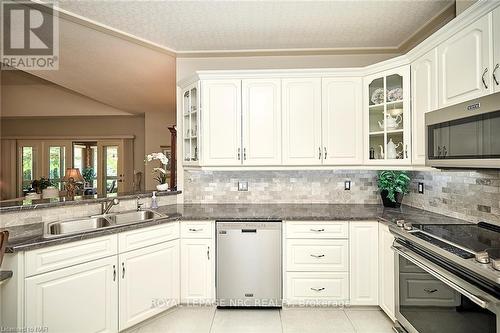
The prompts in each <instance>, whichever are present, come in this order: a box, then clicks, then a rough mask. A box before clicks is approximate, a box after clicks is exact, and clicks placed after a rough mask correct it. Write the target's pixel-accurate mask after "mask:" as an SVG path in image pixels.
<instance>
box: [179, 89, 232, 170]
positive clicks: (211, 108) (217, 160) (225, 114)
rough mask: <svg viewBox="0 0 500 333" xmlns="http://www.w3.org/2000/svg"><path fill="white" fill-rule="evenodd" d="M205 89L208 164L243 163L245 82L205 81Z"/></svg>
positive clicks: (205, 137) (204, 128) (203, 125)
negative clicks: (242, 127) (243, 97)
mask: <svg viewBox="0 0 500 333" xmlns="http://www.w3.org/2000/svg"><path fill="white" fill-rule="evenodd" d="M201 89H202V103H201V108H202V118H203V120H202V122H201V123H202V129H203V140H202V145H203V151H202V156H203V160H204V164H205V165H237V164H241V158H242V151H241V80H204V81H202V83H201ZM184 147H185V146H184ZM184 149H186V148H184Z"/></svg>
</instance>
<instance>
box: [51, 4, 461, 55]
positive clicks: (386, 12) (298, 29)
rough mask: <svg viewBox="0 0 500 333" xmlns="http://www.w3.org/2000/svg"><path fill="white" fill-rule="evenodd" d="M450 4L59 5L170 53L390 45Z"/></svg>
mask: <svg viewBox="0 0 500 333" xmlns="http://www.w3.org/2000/svg"><path fill="white" fill-rule="evenodd" d="M453 2H454V1H453V0H447V1H438V0H426V1H422V0H406V1H401V0H385V1H381V0H372V1H366V0H365V1H355V0H351V1H116V0H111V1H109V0H107V1H99V0H98V1H95V0H94V1H88V0H87V1H60V2H59V7H61V8H62V9H65V10H67V11H70V12H72V13H75V14H78V15H81V16H83V17H86V18H88V19H91V20H94V21H96V22H98V23H101V24H104V25H108V26H110V27H112V28H115V29H118V30H122V31H124V32H126V33H129V34H132V35H135V36H137V37H140V38H143V39H146V40H148V41H151V42H154V43H157V44H159V45H161V46H164V47H167V48H171V49H173V50H175V51H177V52H190V51H191V52H192V51H228V50H241V51H244V50H276V49H318V48H325V49H329V48H395V47H399V46H400V44H402V43H403V42H405V41H406V40H407V39H408V38H409V37H411V36H412V35H413V34H414V33H415V32H416V31H418V30H419V29H420V28H421V27H423V26H424V25H425V24H426V23H427V22H429V20H431V19H432V18H433V17H435V16H436V15H437V14H439V12H441V11H442V10H443V9H445V8H446V7H448V6H449V5H450V3H453Z"/></svg>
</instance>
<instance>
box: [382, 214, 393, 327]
mask: <svg viewBox="0 0 500 333" xmlns="http://www.w3.org/2000/svg"><path fill="white" fill-rule="evenodd" d="M378 231H379V232H378V241H379V247H378V258H379V275H378V276H379V305H380V307H381V308H382V310H384V312H385V313H386V314H387V315H388V316H389V318H391V319H392V320H393V321H394V320H396V316H395V312H396V304H395V288H396V286H395V282H394V281H395V260H396V256H395V254H394V251H392V249H391V246H392V243H393V242H394V236H393V235H392V234H391V233H390V232H389V227H388V226H387V225H385V224H380V225H379V229H378Z"/></svg>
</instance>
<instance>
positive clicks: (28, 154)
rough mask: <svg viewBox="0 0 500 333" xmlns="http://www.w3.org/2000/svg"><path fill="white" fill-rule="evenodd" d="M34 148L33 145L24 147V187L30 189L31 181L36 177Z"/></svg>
mask: <svg viewBox="0 0 500 333" xmlns="http://www.w3.org/2000/svg"><path fill="white" fill-rule="evenodd" d="M34 160H35V157H34V150H33V147H22V189H23V190H29V189H30V188H31V182H32V181H33V179H34V178H35V177H34V172H35V171H34V170H35V163H34Z"/></svg>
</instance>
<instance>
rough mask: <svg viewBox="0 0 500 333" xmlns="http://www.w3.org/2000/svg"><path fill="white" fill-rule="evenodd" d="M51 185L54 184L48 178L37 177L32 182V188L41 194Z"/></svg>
mask: <svg viewBox="0 0 500 333" xmlns="http://www.w3.org/2000/svg"><path fill="white" fill-rule="evenodd" d="M49 186H54V184H53V183H52V181H51V180H50V179H47V178H44V177H42V178H40V179H35V180H33V181H32V182H31V188H32V189H34V190H35V192H36V193H38V194H41V193H42V191H43V190H45V189H46V188H47V187H49Z"/></svg>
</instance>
